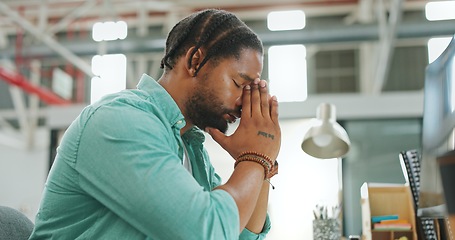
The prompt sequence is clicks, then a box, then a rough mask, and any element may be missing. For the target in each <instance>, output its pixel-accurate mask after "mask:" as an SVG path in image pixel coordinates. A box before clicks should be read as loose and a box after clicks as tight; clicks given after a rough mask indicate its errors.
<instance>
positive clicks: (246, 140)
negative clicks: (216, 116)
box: [207, 78, 281, 163]
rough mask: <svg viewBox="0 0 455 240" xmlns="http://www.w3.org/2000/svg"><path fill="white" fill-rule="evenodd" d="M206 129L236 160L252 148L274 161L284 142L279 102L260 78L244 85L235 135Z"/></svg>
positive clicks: (253, 150)
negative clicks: (279, 116) (280, 123)
mask: <svg viewBox="0 0 455 240" xmlns="http://www.w3.org/2000/svg"><path fill="white" fill-rule="evenodd" d="M207 130H208V132H209V134H210V135H211V136H212V138H213V139H214V140H215V141H216V142H217V143H218V144H220V146H221V147H222V148H224V149H225V150H226V151H227V152H228V153H229V154H230V155H231V156H232V157H233V158H234V159H236V158H237V157H238V156H239V155H240V154H241V153H243V152H247V151H250V152H257V153H260V154H263V155H266V156H268V157H269V158H270V159H271V160H272V161H273V163H275V160H276V158H277V156H278V153H279V150H280V145H281V130H280V125H279V123H278V101H277V99H276V97H275V96H273V97H271V96H270V94H269V93H268V91H267V82H266V81H265V80H260V79H259V78H257V79H255V80H254V81H253V82H252V83H251V84H249V85H246V86H245V87H244V88H243V94H242V113H241V119H240V123H239V126H238V128H237V129H236V130H235V132H234V133H233V134H232V135H230V136H226V135H224V134H223V133H221V132H220V131H218V130H216V129H212V128H211V129H207Z"/></svg>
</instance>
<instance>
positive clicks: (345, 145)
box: [301, 103, 351, 159]
mask: <svg viewBox="0 0 455 240" xmlns="http://www.w3.org/2000/svg"><path fill="white" fill-rule="evenodd" d="M316 117H317V119H316V123H315V124H314V125H313V126H312V127H311V128H310V129H309V130H308V132H307V133H306V134H305V137H304V138H303V142H302V146H301V147H302V150H303V151H304V152H306V153H307V154H308V155H311V156H313V157H316V158H322V159H328V158H337V157H342V156H344V155H345V154H346V153H347V152H348V151H349V146H350V145H351V142H350V141H349V137H348V134H347V133H346V130H344V128H343V127H341V126H340V125H339V124H338V123H337V122H336V109H335V106H334V105H333V104H329V103H321V104H320V105H319V106H318V109H317V114H316Z"/></svg>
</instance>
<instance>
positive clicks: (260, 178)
mask: <svg viewBox="0 0 455 240" xmlns="http://www.w3.org/2000/svg"><path fill="white" fill-rule="evenodd" d="M263 182H264V168H263V167H262V166H261V165H259V164H257V163H255V162H250V161H245V162H241V163H239V164H238V165H237V167H236V168H235V169H234V172H233V173H232V175H231V177H230V178H229V180H228V181H227V182H226V184H224V185H221V186H219V187H217V188H216V189H222V190H225V191H226V192H228V193H229V194H230V195H231V196H232V197H233V198H234V201H235V202H236V204H237V208H238V210H239V218H240V231H242V230H243V229H244V228H245V226H246V225H247V223H248V222H249V221H250V218H251V217H252V214H253V212H255V211H256V205H257V203H258V200H259V196H260V195H262V192H263V190H262V187H261V186H262V184H263ZM261 202H262V201H261ZM266 205H267V204H266ZM264 219H265V217H264ZM262 224H264V221H262ZM261 229H262V228H261ZM250 231H251V229H250Z"/></svg>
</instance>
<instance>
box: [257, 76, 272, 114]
mask: <svg viewBox="0 0 455 240" xmlns="http://www.w3.org/2000/svg"><path fill="white" fill-rule="evenodd" d="M259 92H260V94H261V113H262V116H263V117H267V118H269V117H270V107H269V93H268V91H267V82H266V81H265V80H261V82H259Z"/></svg>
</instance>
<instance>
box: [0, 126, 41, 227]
mask: <svg viewBox="0 0 455 240" xmlns="http://www.w3.org/2000/svg"><path fill="white" fill-rule="evenodd" d="M24 142H25V141H24ZM35 144H36V147H35V148H34V149H32V150H27V148H26V147H19V146H17V148H13V147H8V146H5V145H2V144H0V205H2V206H8V207H11V208H15V209H18V210H20V211H22V212H23V213H24V214H25V215H27V217H29V218H30V220H32V221H34V220H35V214H36V212H37V210H38V207H39V202H40V199H41V194H42V190H43V187H44V182H45V179H46V176H47V171H48V158H49V155H48V154H49V153H48V152H49V151H48V150H49V149H48V145H49V132H48V131H47V129H38V131H37V132H36V135H35Z"/></svg>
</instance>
